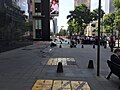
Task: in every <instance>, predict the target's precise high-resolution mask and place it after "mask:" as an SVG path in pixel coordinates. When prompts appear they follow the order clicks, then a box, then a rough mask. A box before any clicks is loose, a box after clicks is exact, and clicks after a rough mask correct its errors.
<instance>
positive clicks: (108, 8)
mask: <svg viewBox="0 0 120 90" xmlns="http://www.w3.org/2000/svg"><path fill="white" fill-rule="evenodd" d="M114 11H115V7H114V6H113V0H105V13H106V14H108V13H111V12H114Z"/></svg>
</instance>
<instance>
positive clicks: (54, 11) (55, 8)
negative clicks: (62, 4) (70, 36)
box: [50, 0, 59, 16]
mask: <svg viewBox="0 0 120 90" xmlns="http://www.w3.org/2000/svg"><path fill="white" fill-rule="evenodd" d="M50 15H51V16H59V0H50Z"/></svg>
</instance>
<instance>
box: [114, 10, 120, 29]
mask: <svg viewBox="0 0 120 90" xmlns="http://www.w3.org/2000/svg"><path fill="white" fill-rule="evenodd" d="M115 14H116V17H115V23H116V26H117V29H118V30H120V9H117V10H116V12H115Z"/></svg>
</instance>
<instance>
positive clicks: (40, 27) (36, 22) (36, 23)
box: [35, 19, 42, 29]
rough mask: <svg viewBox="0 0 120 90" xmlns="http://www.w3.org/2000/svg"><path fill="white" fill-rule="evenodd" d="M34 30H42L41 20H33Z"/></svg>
mask: <svg viewBox="0 0 120 90" xmlns="http://www.w3.org/2000/svg"><path fill="white" fill-rule="evenodd" d="M35 29H42V22H41V20H40V19H39V20H35Z"/></svg>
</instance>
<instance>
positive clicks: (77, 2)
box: [74, 0, 91, 9]
mask: <svg viewBox="0 0 120 90" xmlns="http://www.w3.org/2000/svg"><path fill="white" fill-rule="evenodd" d="M81 4H85V5H86V6H87V7H88V8H89V9H90V5H91V0H74V6H75V7H76V6H79V5H81Z"/></svg>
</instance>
